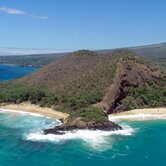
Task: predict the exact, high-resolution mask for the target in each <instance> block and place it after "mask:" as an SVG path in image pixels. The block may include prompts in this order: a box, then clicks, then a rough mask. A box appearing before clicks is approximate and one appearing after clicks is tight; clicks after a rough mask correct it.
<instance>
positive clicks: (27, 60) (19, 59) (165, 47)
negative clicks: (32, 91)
mask: <svg viewBox="0 0 166 166" xmlns="http://www.w3.org/2000/svg"><path fill="white" fill-rule="evenodd" d="M3 49H5V48H3ZM3 49H2V48H0V64H5V63H9V64H16V65H34V66H44V65H47V64H49V63H50V62H53V61H54V60H57V57H58V58H60V57H61V55H62V56H66V55H68V54H69V53H71V50H59V53H56V52H58V50H41V49H39V50H38V49H33V50H28V51H27V49H25V50H24V49H11V51H9V50H10V49H9V50H8V49H7V52H8V53H7V52H6V51H4V52H6V53H2V52H3V51H2V50H3ZM125 49H128V50H130V51H133V52H135V53H136V54H138V55H140V56H142V57H145V58H147V59H149V60H152V61H154V62H156V63H159V64H161V65H163V66H165V67H166V43H161V44H153V45H144V46H137V47H128V48H117V49H105V50H95V52H98V53H112V52H113V51H115V50H125ZM14 52H15V54H16V53H17V54H19V56H18V55H17V56H14ZM51 52H55V53H51ZM11 53H12V56H2V55H4V54H5V55H9V54H11ZM21 54H22V55H21ZM23 54H24V55H23Z"/></svg>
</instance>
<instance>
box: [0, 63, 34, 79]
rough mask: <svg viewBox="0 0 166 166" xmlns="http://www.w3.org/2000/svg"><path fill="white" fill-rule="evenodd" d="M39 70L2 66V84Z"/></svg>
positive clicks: (0, 69)
mask: <svg viewBox="0 0 166 166" xmlns="http://www.w3.org/2000/svg"><path fill="white" fill-rule="evenodd" d="M35 70H37V68H36V67H26V66H25V67H22V66H16V65H0V82H2V81H6V80H11V79H15V78H20V77H23V76H25V75H28V74H30V73H32V72H33V71H35Z"/></svg>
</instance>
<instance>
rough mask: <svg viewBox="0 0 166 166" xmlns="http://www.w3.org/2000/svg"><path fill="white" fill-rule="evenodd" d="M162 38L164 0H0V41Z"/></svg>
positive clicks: (142, 41) (108, 44)
mask: <svg viewBox="0 0 166 166" xmlns="http://www.w3.org/2000/svg"><path fill="white" fill-rule="evenodd" d="M162 42H166V0H0V47H3V48H25V49H26V48H28V49H30V48H36V49H51V50H52V49H55V50H66V51H68V50H77V49H111V48H120V47H129V46H139V45H148V44H154V43H162Z"/></svg>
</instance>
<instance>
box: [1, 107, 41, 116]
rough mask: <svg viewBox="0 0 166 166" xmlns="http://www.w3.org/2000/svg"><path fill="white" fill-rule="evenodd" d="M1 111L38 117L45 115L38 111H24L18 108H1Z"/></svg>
mask: <svg viewBox="0 0 166 166" xmlns="http://www.w3.org/2000/svg"><path fill="white" fill-rule="evenodd" d="M0 113H4V114H5V113H16V114H21V115H30V116H37V117H44V116H43V115H40V114H38V113H31V112H24V111H18V110H10V109H0Z"/></svg>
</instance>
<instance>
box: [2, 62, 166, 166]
mask: <svg viewBox="0 0 166 166" xmlns="http://www.w3.org/2000/svg"><path fill="white" fill-rule="evenodd" d="M35 70H36V69H35V68H31V67H17V66H11V65H9V66H7V65H0V80H1V81H5V80H9V79H14V78H18V77H21V76H24V75H27V74H30V73H31V72H33V71H35ZM118 123H120V125H122V126H123V128H124V130H121V131H112V132H111V131H110V132H104V131H88V130H84V131H73V132H67V133H66V134H65V135H59V136H56V135H51V134H50V135H43V134H42V129H45V128H50V127H53V126H56V125H59V124H60V122H59V121H56V120H53V119H51V118H47V117H43V116H40V115H38V114H30V113H21V114H16V113H13V112H8V113H6V112H4V111H2V110H1V111H0V166H92V165H94V166H122V165H123V166H129V165H135V166H140V165H142V166H146V165H151V166H165V165H166V121H164V120H153V121H136V122H133V121H132V122H127V121H121V122H118Z"/></svg>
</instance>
